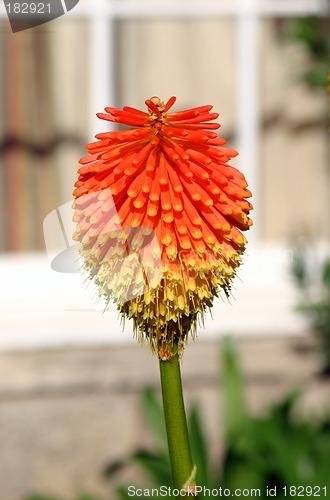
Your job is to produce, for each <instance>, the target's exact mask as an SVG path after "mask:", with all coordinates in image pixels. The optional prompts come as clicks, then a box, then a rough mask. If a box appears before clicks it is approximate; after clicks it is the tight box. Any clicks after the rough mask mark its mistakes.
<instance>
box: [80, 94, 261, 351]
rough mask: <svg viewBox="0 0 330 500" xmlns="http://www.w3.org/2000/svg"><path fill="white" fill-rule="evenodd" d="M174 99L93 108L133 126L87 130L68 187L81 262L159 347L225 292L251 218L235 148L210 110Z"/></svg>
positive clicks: (175, 339) (181, 337) (177, 339)
mask: <svg viewBox="0 0 330 500" xmlns="http://www.w3.org/2000/svg"><path fill="white" fill-rule="evenodd" d="M175 100H176V99H175V97H171V98H170V99H169V101H168V102H167V103H166V104H164V103H163V102H161V101H160V99H159V98H157V97H152V98H151V99H149V100H147V101H146V105H147V112H143V111H140V110H138V109H135V108H131V107H124V108H123V109H122V110H119V109H114V108H105V111H106V113H99V114H98V115H97V116H98V117H99V118H101V119H103V120H108V121H111V122H115V123H120V124H124V125H128V126H130V127H133V128H128V129H124V130H118V131H112V132H104V133H101V134H98V135H96V138H97V141H96V142H93V143H91V144H88V145H87V149H88V151H89V153H90V154H89V156H87V157H85V158H82V159H81V160H80V163H81V165H82V166H81V168H80V169H79V170H78V172H79V178H78V181H77V182H76V184H75V186H76V189H75V191H74V196H75V198H76V199H75V215H74V220H75V221H76V222H77V223H78V224H77V229H76V233H75V235H74V239H75V240H77V241H79V242H80V243H81V255H82V257H83V259H84V268H85V270H86V271H88V272H89V273H90V276H91V277H92V278H94V280H95V282H96V284H97V286H98V290H99V294H100V295H102V296H104V297H105V298H106V300H107V302H108V301H111V300H113V301H115V302H117V306H118V309H119V311H120V313H121V314H122V315H123V317H127V318H132V319H133V321H134V329H135V332H136V333H137V334H138V335H139V337H140V338H141V339H144V338H147V339H148V341H149V343H150V345H151V347H152V348H153V349H154V350H155V351H157V352H158V353H159V355H160V356H166V352H167V350H168V349H167V347H168V346H169V345H173V343H177V344H178V346H179V350H181V349H182V347H183V345H184V341H185V340H186V339H187V336H188V334H189V333H192V334H194V332H195V328H196V321H197V319H198V317H201V318H203V314H204V312H205V311H206V310H207V309H208V308H210V307H211V306H212V303H213V299H214V297H216V296H218V295H219V293H220V292H221V290H222V291H224V292H225V294H228V292H229V290H230V287H231V282H232V279H233V277H234V275H235V272H236V269H237V268H238V266H239V265H240V263H241V256H242V254H243V252H244V249H245V245H246V239H245V237H244V236H243V234H242V232H241V231H244V230H246V229H248V228H249V227H250V225H251V224H252V221H251V220H250V219H249V217H248V214H249V211H250V210H251V208H252V205H251V204H250V203H249V202H248V201H247V200H246V198H248V197H250V196H251V193H250V191H249V190H248V189H247V183H246V180H245V178H244V175H243V174H242V173H240V172H239V171H238V170H237V169H235V168H234V167H232V166H230V165H229V164H228V162H229V160H230V159H231V158H233V157H235V156H236V155H237V152H236V151H235V150H233V149H230V148H227V147H224V144H225V142H226V141H225V140H224V139H222V138H220V137H218V136H217V134H216V133H215V132H214V131H215V130H216V129H218V128H219V126H220V125H219V124H218V123H214V122H213V120H215V119H216V118H217V117H218V114H217V113H212V112H211V110H212V106H209V105H207V106H200V107H197V108H193V109H189V110H185V111H177V112H173V113H170V112H169V110H170V108H171V106H172V105H173V104H174V102H175ZM210 122H211V123H210ZM141 263H142V266H141Z"/></svg>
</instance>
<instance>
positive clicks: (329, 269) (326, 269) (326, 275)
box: [322, 259, 330, 309]
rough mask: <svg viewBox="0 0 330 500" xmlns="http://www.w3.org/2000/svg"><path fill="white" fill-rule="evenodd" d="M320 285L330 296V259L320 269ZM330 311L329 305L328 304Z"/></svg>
mask: <svg viewBox="0 0 330 500" xmlns="http://www.w3.org/2000/svg"><path fill="white" fill-rule="evenodd" d="M322 283H323V285H324V287H325V289H326V291H327V293H329V294H330V259H329V260H326V261H325V262H324V264H323V267H322ZM329 309H330V304H329Z"/></svg>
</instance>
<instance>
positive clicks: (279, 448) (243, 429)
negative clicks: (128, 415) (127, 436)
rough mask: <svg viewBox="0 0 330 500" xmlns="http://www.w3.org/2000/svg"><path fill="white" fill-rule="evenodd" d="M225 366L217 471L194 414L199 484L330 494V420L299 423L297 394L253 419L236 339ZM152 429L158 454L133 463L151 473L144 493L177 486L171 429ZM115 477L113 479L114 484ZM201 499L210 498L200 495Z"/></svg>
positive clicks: (156, 407)
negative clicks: (168, 445) (300, 488)
mask: <svg viewBox="0 0 330 500" xmlns="http://www.w3.org/2000/svg"><path fill="white" fill-rule="evenodd" d="M221 365H222V368H223V371H222V376H221V385H222V398H223V401H222V407H223V408H224V429H223V431H224V441H225V450H224V454H223V456H222V458H221V457H219V461H218V464H216V467H212V466H211V460H210V455H209V451H208V450H209V447H208V442H207V438H206V436H205V433H204V429H205V425H204V424H203V419H202V415H201V411H200V409H199V407H198V406H197V405H196V404H194V405H193V406H192V407H191V408H190V411H189V412H188V428H189V436H190V441H191V449H192V455H193V462H194V463H195V464H196V465H197V484H198V485H201V486H206V487H207V488H210V489H212V488H220V487H222V488H230V489H231V490H234V489H236V488H241V489H244V488H260V489H261V491H266V487H267V486H268V487H270V488H274V487H277V495H276V498H278V499H284V498H285V496H283V490H281V488H282V487H283V486H287V485H306V486H308V485H322V486H327V487H328V488H329V490H330V476H329V473H328V470H329V463H330V414H327V415H325V416H324V418H323V419H319V420H316V419H311V420H302V419H301V418H300V419H298V418H295V417H294V414H295V412H296V407H297V403H298V401H299V393H298V392H297V391H295V392H293V393H291V394H289V395H288V396H287V397H285V398H284V399H283V400H282V401H280V402H279V403H276V404H274V405H273V406H271V407H270V408H269V409H268V411H267V412H266V414H265V415H264V416H261V417H260V416H253V415H250V414H249V413H248V412H247V410H246V405H245V396H244V386H243V379H242V376H241V373H240V369H239V363H238V357H237V353H236V350H235V347H234V344H233V342H232V341H231V340H230V339H225V341H224V342H223V348H222V355H221ZM147 394H148V397H147V398H146V392H144V393H143V395H142V402H143V410H144V414H145V415H149V416H150V415H153V416H154V417H155V416H156V415H158V417H157V418H159V419H160V422H162V420H163V416H162V410H161V403H160V401H159V400H158V398H157V396H156V394H155V392H153V391H152V390H151V389H148V390H147ZM150 402H152V403H150ZM150 406H152V408H153V410H152V411H151V408H150ZM148 424H149V426H150V427H153V432H154V437H155V450H154V451H153V452H152V453H151V452H144V453H141V452H139V454H137V453H134V454H133V455H132V456H131V457H130V459H129V460H128V461H129V462H135V463H137V464H138V465H139V466H140V467H141V468H143V470H144V472H148V477H147V481H146V480H145V481H144V487H147V486H148V487H154V488H159V487H160V486H162V485H167V486H171V478H170V477H169V475H168V474H169V470H170V467H169V462H168V458H167V457H166V456H165V455H166V454H164V439H165V438H166V434H165V429H164V427H163V424H162V423H159V426H157V427H155V423H153V424H152V425H151V422H150V421H148ZM160 429H162V431H161V432H160ZM152 461H153V465H152V466H151V462H152ZM125 463H126V464H127V461H126V462H125ZM160 464H162V466H161V467H159V465H160ZM158 469H159V472H157V470H158ZM166 470H167V476H166V474H165V471H166ZM115 474H116V473H115V472H114V473H112V474H110V476H108V477H111V479H113V478H114V477H115ZM166 477H167V479H166ZM147 483H148V484H147ZM140 487H141V485H140ZM117 495H118V500H124V499H125V500H127V499H128V498H129V497H128V495H127V487H124V486H120V487H119V488H118V489H117ZM261 496H262V495H261ZM141 498H144V497H141ZM145 498H147V497H145ZM198 498H200V499H203V498H209V497H208V496H203V495H202V494H199V495H198Z"/></svg>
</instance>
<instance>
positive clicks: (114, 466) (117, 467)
mask: <svg viewBox="0 0 330 500" xmlns="http://www.w3.org/2000/svg"><path fill="white" fill-rule="evenodd" d="M129 461H130V458H128V459H126V460H116V461H115V462H111V463H110V464H108V465H106V467H105V468H104V470H103V471H102V475H103V476H104V477H106V478H107V479H111V478H112V477H113V476H115V475H116V474H117V473H118V472H119V471H121V470H122V469H124V468H125V467H127V465H128V463H129Z"/></svg>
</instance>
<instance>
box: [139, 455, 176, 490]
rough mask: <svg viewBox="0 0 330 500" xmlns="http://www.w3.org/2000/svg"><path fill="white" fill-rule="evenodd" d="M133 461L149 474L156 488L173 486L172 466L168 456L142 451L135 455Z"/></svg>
mask: <svg viewBox="0 0 330 500" xmlns="http://www.w3.org/2000/svg"><path fill="white" fill-rule="evenodd" d="M132 459H133V460H134V461H135V462H137V463H138V464H139V465H140V466H141V467H142V468H143V469H144V470H145V471H146V472H147V474H149V477H150V478H151V479H152V481H153V483H154V484H155V486H156V487H159V486H162V485H165V486H167V485H169V486H172V476H171V465H170V461H169V457H168V454H162V453H152V452H149V451H146V450H140V451H137V452H136V453H134V455H133V456H132Z"/></svg>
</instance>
